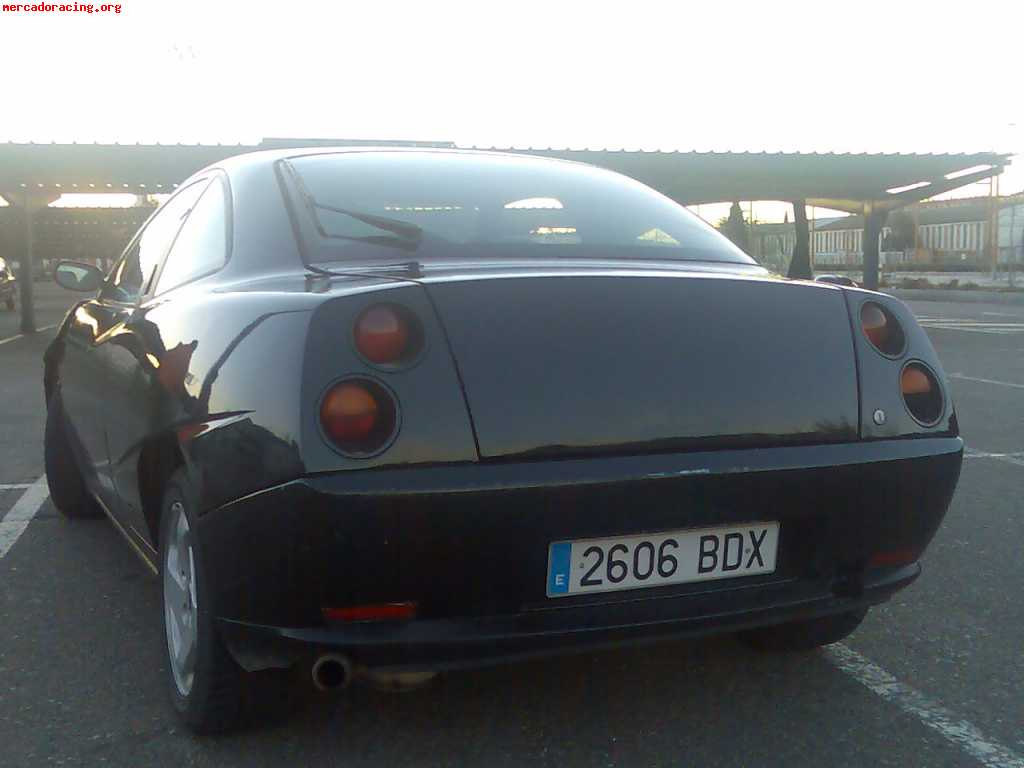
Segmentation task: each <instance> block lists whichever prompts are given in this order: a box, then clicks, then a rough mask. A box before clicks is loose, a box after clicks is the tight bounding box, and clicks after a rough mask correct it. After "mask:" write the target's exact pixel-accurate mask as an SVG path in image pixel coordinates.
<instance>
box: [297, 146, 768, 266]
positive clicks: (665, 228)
mask: <svg viewBox="0 0 1024 768" xmlns="http://www.w3.org/2000/svg"><path fill="white" fill-rule="evenodd" d="M286 165H287V167H288V169H290V171H291V173H290V174H289V175H290V177H291V186H292V191H293V194H295V195H296V196H297V197H298V198H299V205H298V206H296V207H297V208H299V209H300V210H301V211H302V212H303V215H304V216H305V218H306V221H307V223H309V224H311V225H312V226H311V227H309V229H311V231H312V237H313V239H316V240H318V241H319V242H318V243H317V244H316V245H317V247H316V248H314V249H311V250H313V251H314V252H315V253H314V254H312V255H311V256H310V257H309V258H312V259H313V260H315V261H326V260H343V259H346V258H349V257H358V258H360V259H362V258H365V257H368V256H369V257H374V256H380V257H382V258H389V259H394V258H395V256H396V250H400V251H405V252H411V251H417V250H420V249H421V248H422V249H424V250H429V249H430V247H431V246H432V245H437V244H442V245H444V246H446V252H447V253H450V254H452V255H456V254H457V252H458V248H457V246H495V247H496V249H497V247H500V246H516V248H515V251H516V254H517V255H527V256H528V255H530V254H531V253H533V254H537V255H544V256H545V257H547V256H551V255H554V254H558V255H563V256H564V255H568V256H570V257H583V256H585V255H587V254H586V253H585V252H584V249H585V248H586V247H590V248H597V249H600V250H601V251H602V252H604V253H607V251H608V249H609V248H613V249H615V252H616V254H619V253H621V255H622V256H623V257H635V258H639V259H642V258H651V257H654V258H657V259H663V258H664V259H680V260H692V261H716V262H732V263H743V264H753V263H755V262H754V261H753V260H752V259H751V258H750V257H748V256H747V255H746V254H745V253H743V252H742V251H741V250H739V249H738V248H736V247H735V246H734V245H733V244H732V243H731V242H730V241H729V240H727V239H726V238H725V237H722V236H721V235H720V234H719V233H718V232H716V231H715V230H714V229H713V228H712V227H710V226H708V225H707V224H706V223H705V222H703V221H701V220H700V219H699V218H697V217H696V216H694V215H693V214H691V213H690V212H689V211H687V210H686V209H685V208H683V207H682V206H681V205H679V204H677V203H675V202H673V201H672V200H670V199H669V198H667V197H665V196H664V195H662V194H660V193H658V192H655V191H654V190H653V189H651V188H649V187H647V186H645V185H643V184H641V183H639V182H637V181H634V180H632V179H629V178H626V177H624V176H621V175H619V174H615V173H611V172H609V171H605V170H601V169H598V168H594V167H591V166H587V165H581V164H576V163H565V162H555V161H550V160H542V159H538V158H530V157H508V156H501V155H489V154H484V153H479V154H474V153H456V152H451V153H449V152H387V151H381V152H351V153H338V154H325V155H308V156H305V157H298V158H293V159H291V160H288V161H287V163H286ZM304 229H305V227H304ZM552 245H558V246H578V247H580V250H579V252H577V249H576V248H572V247H568V248H567V247H561V248H552V249H548V250H547V252H545V249H546V246H552Z"/></svg>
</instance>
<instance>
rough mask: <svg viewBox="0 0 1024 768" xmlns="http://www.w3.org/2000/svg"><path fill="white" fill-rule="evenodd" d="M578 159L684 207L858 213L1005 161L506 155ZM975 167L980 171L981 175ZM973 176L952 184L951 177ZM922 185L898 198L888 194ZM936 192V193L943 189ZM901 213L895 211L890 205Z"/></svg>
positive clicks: (982, 157) (993, 156)
mask: <svg viewBox="0 0 1024 768" xmlns="http://www.w3.org/2000/svg"><path fill="white" fill-rule="evenodd" d="M506 151H513V152H520V151H521V152H528V153H529V154H534V155H543V156H547V157H558V158H563V159H566V160H579V161H582V162H586V163H593V164H594V165H599V166H602V167H604V168H609V169H611V170H614V171H618V172H620V173H624V174H626V175H627V176H632V177H633V178H635V179H638V180H640V181H642V182H644V183H645V184H648V185H649V186H652V187H654V188H655V189H658V190H659V191H661V192H662V193H664V194H666V195H668V196H669V197H672V198H674V199H675V200H678V201H679V202H681V203H684V204H686V205H694V204H699V203H715V202H723V201H729V200H807V203H808V204H810V205H819V206H821V207H824V208H835V209H837V210H845V211H850V212H851V213H853V212H860V211H862V210H863V208H864V203H865V202H869V201H870V202H874V203H876V204H881V205H885V206H886V207H889V204H890V203H897V202H898V204H899V205H905V204H906V203H907V202H912V201H914V200H919V199H922V198H923V197H926V196H930V195H934V194H939V193H940V192H944V191H947V190H948V189H955V188H956V187H959V186H963V185H964V184H968V183H970V182H972V181H977V180H978V179H980V178H987V177H988V176H992V175H995V174H998V173H1001V172H1002V169H1003V166H1005V165H1006V164H1007V163H1008V162H1009V156H1008V155H1002V154H997V153H994V152H978V153H973V154H939V155H935V154H928V155H917V154H866V153H865V154H817V153H813V154H803V153H799V152H796V153H789V152H771V153H769V152H630V151H614V150H557V149H556V150H552V149H544V150H538V149H529V150H506ZM979 166H980V168H979ZM968 169H977V172H972V173H970V174H965V175H963V176H960V177H959V178H956V179H953V180H949V179H946V178H945V177H946V176H947V175H950V174H956V173H959V172H963V171H967V170H968ZM921 182H929V184H928V186H927V187H926V186H924V185H922V186H920V187H917V188H915V189H911V190H907V191H906V192H903V193H895V194H894V193H890V192H889V191H888V190H890V189H896V190H899V189H901V188H905V187H908V186H911V185H915V184H919V183H921ZM940 187H941V188H940ZM892 207H898V205H895V206H892Z"/></svg>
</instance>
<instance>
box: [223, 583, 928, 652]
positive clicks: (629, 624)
mask: <svg viewBox="0 0 1024 768" xmlns="http://www.w3.org/2000/svg"><path fill="white" fill-rule="evenodd" d="M920 573H921V566H920V565H919V564H918V563H913V564H910V565H907V566H904V567H901V568H898V569H888V570H887V572H884V573H883V572H879V573H875V574H871V575H869V576H867V578H866V579H865V580H864V581H862V582H859V583H858V585H857V587H859V589H857V594H856V595H851V594H836V593H835V592H833V591H832V590H833V589H834V588H836V586H837V584H835V583H833V584H819V585H810V584H804V585H797V584H775V585H770V586H760V587H756V588H754V589H753V592H752V590H751V588H750V587H747V588H746V589H739V590H731V591H730V590H720V589H719V590H714V591H711V592H709V593H706V594H703V595H689V596H684V597H674V598H654V599H651V600H643V599H641V600H630V601H627V602H623V603H619V604H612V605H602V606H600V607H599V608H595V607H577V608H572V609H557V610H552V611H549V612H546V613H545V612H528V613H520V614H515V615H510V616H492V617H485V618H466V619H435V620H419V621H411V622H402V623H399V624H390V623H383V622H380V623H378V622H366V623H362V624H353V625H351V626H347V627H306V628H287V627H268V626H262V625H257V624H246V623H244V622H237V621H230V620H223V619H222V620H221V622H220V626H221V632H222V637H223V638H224V640H225V641H226V643H227V645H228V647H229V648H230V649H231V650H232V653H233V655H234V656H235V658H236V659H237V660H238V661H239V663H240V664H241V665H242V666H243V667H244V668H246V669H250V670H256V669H264V668H267V667H284V666H290V665H292V664H295V663H299V662H302V661H304V660H308V659H310V658H311V656H313V655H314V654H316V653H323V652H326V651H334V652H342V653H346V654H349V655H350V656H352V657H353V658H354V659H355V660H356V661H357V663H359V664H361V665H365V666H368V667H372V668H374V669H377V670H382V671H391V672H408V671H419V670H446V669H461V668H470V667H477V666H485V665H490V664H496V663H501V662H506V661H515V660H521V659H528V658H532V657H537V656H552V655H557V654H560V653H569V652H576V651H582V650H593V649H599V648H612V647H616V646H620V645H632V644H638V643H644V642H653V641H658V640H664V639H669V638H681V637H700V636H703V635H710V634H718V633H724V632H734V631H739V630H742V629H750V628H752V627H759V626H766V625H769V624H778V623H782V622H787V621H797V620H800V619H811V618H815V617H819V616H826V615H830V614H835V613H844V612H846V611H854V610H857V609H860V608H866V607H868V606H871V605H875V604H877V603H880V602H884V601H885V600H887V599H889V597H890V596H891V595H892V594H893V593H894V592H896V591H898V590H900V589H902V588H903V587H905V586H907V585H908V584H910V583H911V582H912V581H914V579H916V578H917V577H918V575H920ZM847 586H848V582H844V583H843V587H842V588H841V589H840V592H843V591H844V590H845V589H846V587H847ZM744 592H746V593H747V594H743V593H744Z"/></svg>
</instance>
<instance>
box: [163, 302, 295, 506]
mask: <svg viewBox="0 0 1024 768" xmlns="http://www.w3.org/2000/svg"><path fill="white" fill-rule="evenodd" d="M151 314H152V315H153V316H154V320H155V322H154V327H155V328H156V329H157V331H158V333H159V335H160V340H161V345H162V348H163V350H164V352H163V354H162V355H161V356H159V357H158V359H156V360H152V361H150V364H151V365H152V366H153V369H154V377H155V379H156V382H157V387H156V389H157V391H159V392H160V393H161V404H160V406H159V407H158V409H157V421H158V424H159V427H158V429H159V430H160V431H163V432H165V433H166V432H167V431H168V430H173V431H174V433H175V434H177V435H178V437H179V438H180V439H181V441H182V447H183V448H184V449H185V454H186V457H187V460H188V462H189V464H190V466H191V468H192V469H193V471H195V473H196V475H197V479H198V480H199V482H200V486H201V489H202V490H201V494H202V499H201V505H202V507H203V508H204V509H209V508H212V507H215V506H217V505H219V504H222V503H224V502H226V501H230V500H231V499H234V498H237V497H239V496H242V495H245V494H246V493H250V492H252V491H255V490H259V489H260V488H265V487H268V486H271V485H275V484H278V483H281V482H285V481H287V480H290V479H293V478H295V477H297V476H299V475H300V474H302V467H303V463H302V458H301V456H300V453H299V445H298V424H299V413H300V403H299V389H300V387H299V383H300V377H301V369H302V355H303V345H304V340H305V333H306V326H307V324H308V320H309V313H308V312H306V311H304V310H302V309H289V308H287V307H285V308H281V307H278V308H274V307H273V305H272V304H271V305H269V306H268V302H267V299H266V297H259V296H249V297H234V296H220V297H215V298H214V299H209V298H205V299H204V298H201V299H199V300H197V301H196V302H195V303H193V304H192V305H191V306H180V305H176V303H170V304H168V305H167V306H165V307H163V308H158V309H156V310H155V311H154V312H153V313H151Z"/></svg>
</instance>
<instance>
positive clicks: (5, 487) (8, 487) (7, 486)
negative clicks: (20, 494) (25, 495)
mask: <svg viewBox="0 0 1024 768" xmlns="http://www.w3.org/2000/svg"><path fill="white" fill-rule="evenodd" d="M29 485H31V483H0V491H23V490H25V489H26V488H28V487H29Z"/></svg>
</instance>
